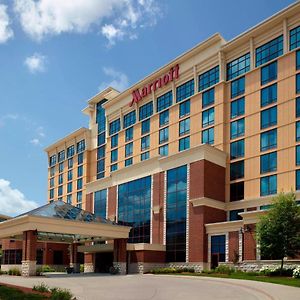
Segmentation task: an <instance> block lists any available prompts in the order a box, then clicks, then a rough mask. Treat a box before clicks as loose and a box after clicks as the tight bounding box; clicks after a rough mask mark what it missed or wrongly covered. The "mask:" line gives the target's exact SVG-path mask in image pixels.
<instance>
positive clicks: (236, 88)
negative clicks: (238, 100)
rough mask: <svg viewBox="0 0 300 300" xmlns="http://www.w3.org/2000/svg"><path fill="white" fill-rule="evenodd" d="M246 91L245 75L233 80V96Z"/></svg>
mask: <svg viewBox="0 0 300 300" xmlns="http://www.w3.org/2000/svg"><path fill="white" fill-rule="evenodd" d="M244 93H245V76H243V77H240V78H238V79H236V80H233V81H231V98H235V97H237V96H239V95H242V94H244Z"/></svg>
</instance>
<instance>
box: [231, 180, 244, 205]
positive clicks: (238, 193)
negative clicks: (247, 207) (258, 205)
mask: <svg viewBox="0 0 300 300" xmlns="http://www.w3.org/2000/svg"><path fill="white" fill-rule="evenodd" d="M243 199H244V181H241V182H235V183H232V184H230V201H231V202H232V201H238V200H243Z"/></svg>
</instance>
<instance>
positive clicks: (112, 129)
mask: <svg viewBox="0 0 300 300" xmlns="http://www.w3.org/2000/svg"><path fill="white" fill-rule="evenodd" d="M120 129H121V121H120V119H117V120H114V121H112V122H110V123H109V135H113V134H115V133H117V132H119V131H120Z"/></svg>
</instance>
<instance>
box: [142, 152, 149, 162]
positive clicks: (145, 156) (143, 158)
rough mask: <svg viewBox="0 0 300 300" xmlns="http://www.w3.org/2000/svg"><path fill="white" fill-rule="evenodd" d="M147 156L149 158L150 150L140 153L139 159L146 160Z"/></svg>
mask: <svg viewBox="0 0 300 300" xmlns="http://www.w3.org/2000/svg"><path fill="white" fill-rule="evenodd" d="M149 158H150V152H149V151H147V152H144V153H142V154H141V161H143V160H147V159H149Z"/></svg>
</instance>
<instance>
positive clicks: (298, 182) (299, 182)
mask: <svg viewBox="0 0 300 300" xmlns="http://www.w3.org/2000/svg"><path fill="white" fill-rule="evenodd" d="M296 190H297V191H298V190H300V170H296ZM298 203H299V202H298Z"/></svg>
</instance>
